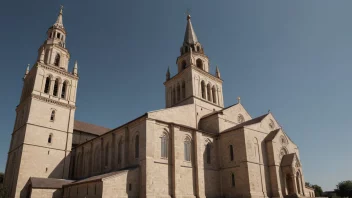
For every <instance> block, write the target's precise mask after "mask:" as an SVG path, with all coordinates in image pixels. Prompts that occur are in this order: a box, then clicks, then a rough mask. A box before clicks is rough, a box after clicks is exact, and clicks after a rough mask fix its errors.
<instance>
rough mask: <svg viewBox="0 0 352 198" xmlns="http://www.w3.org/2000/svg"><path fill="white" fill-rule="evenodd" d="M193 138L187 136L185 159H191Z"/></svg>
mask: <svg viewBox="0 0 352 198" xmlns="http://www.w3.org/2000/svg"><path fill="white" fill-rule="evenodd" d="M191 152H192V150H191V140H190V139H189V138H188V137H187V138H186V139H185V141H184V160H185V161H191Z"/></svg>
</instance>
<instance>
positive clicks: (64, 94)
mask: <svg viewBox="0 0 352 198" xmlns="http://www.w3.org/2000/svg"><path fill="white" fill-rule="evenodd" d="M66 92H67V81H65V82H64V84H62V91H61V98H63V99H66Z"/></svg>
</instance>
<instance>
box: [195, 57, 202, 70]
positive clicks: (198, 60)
mask: <svg viewBox="0 0 352 198" xmlns="http://www.w3.org/2000/svg"><path fill="white" fill-rule="evenodd" d="M196 64H197V67H198V68H199V69H203V61H202V60H201V59H199V58H198V59H197V60H196Z"/></svg>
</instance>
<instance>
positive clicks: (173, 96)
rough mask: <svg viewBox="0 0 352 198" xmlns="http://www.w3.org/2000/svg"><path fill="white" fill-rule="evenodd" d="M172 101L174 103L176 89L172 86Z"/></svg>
mask: <svg viewBox="0 0 352 198" xmlns="http://www.w3.org/2000/svg"><path fill="white" fill-rule="evenodd" d="M172 101H173V104H176V89H175V87H174V88H172Z"/></svg>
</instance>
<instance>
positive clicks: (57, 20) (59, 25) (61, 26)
mask: <svg viewBox="0 0 352 198" xmlns="http://www.w3.org/2000/svg"><path fill="white" fill-rule="evenodd" d="M63 9H64V6H60V12H59V15H58V16H57V19H56V22H55V23H54V25H53V26H54V27H58V28H64V24H63V22H62V10H63Z"/></svg>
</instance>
